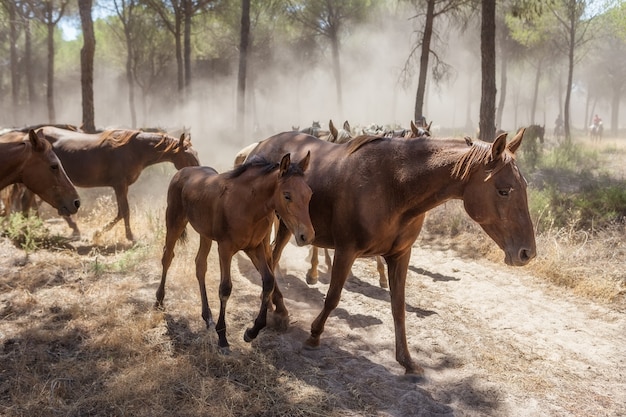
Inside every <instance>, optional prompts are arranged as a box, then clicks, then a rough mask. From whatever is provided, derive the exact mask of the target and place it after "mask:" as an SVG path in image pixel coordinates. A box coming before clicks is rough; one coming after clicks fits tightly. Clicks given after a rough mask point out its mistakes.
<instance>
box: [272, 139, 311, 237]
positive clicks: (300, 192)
mask: <svg viewBox="0 0 626 417" xmlns="http://www.w3.org/2000/svg"><path fill="white" fill-rule="evenodd" d="M310 159H311V152H310V151H309V152H307V154H306V156H305V157H304V158H303V159H302V160H301V161H300V162H297V163H291V156H290V154H286V155H285V156H283V158H282V159H281V161H280V165H279V168H278V169H279V171H278V187H277V188H276V192H275V194H274V203H275V208H276V212H277V213H278V216H279V217H280V219H281V220H282V221H283V223H285V225H286V226H287V228H288V229H289V230H290V231H291V233H293V235H294V237H295V238H296V243H297V244H298V246H303V245H308V244H310V243H311V242H313V239H314V238H315V230H314V229H313V224H312V223H311V217H310V216H309V202H310V201H311V195H312V194H313V192H312V191H311V188H310V187H309V185H308V184H307V183H306V181H305V180H304V172H305V171H306V169H307V167H308V166H309V160H310Z"/></svg>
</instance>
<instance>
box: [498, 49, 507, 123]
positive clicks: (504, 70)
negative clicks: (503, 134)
mask: <svg viewBox="0 0 626 417" xmlns="http://www.w3.org/2000/svg"><path fill="white" fill-rule="evenodd" d="M502 49H503V50H502V56H501V59H500V62H501V63H500V98H499V100H498V110H497V112H496V127H499V128H500V129H502V114H503V113H504V103H505V102H506V82H507V78H506V76H507V61H508V57H507V55H508V54H507V53H505V52H504V48H502Z"/></svg>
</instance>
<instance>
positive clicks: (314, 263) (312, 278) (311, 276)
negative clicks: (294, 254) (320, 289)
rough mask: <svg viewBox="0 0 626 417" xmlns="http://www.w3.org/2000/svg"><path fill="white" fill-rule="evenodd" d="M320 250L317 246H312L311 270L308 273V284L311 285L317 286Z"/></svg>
mask: <svg viewBox="0 0 626 417" xmlns="http://www.w3.org/2000/svg"><path fill="white" fill-rule="evenodd" d="M319 264H320V261H319V248H318V247H317V246H315V245H311V269H309V270H308V271H307V273H306V283H307V284H309V285H313V284H317V279H318V277H319V272H318V270H317V267H318V266H319Z"/></svg>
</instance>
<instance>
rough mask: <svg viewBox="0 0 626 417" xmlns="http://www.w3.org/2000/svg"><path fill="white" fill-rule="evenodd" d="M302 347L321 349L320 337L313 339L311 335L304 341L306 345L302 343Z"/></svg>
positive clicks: (305, 348)
mask: <svg viewBox="0 0 626 417" xmlns="http://www.w3.org/2000/svg"><path fill="white" fill-rule="evenodd" d="M302 347H303V348H304V350H319V348H320V341H319V339H313V338H311V337H309V338H308V339H307V340H306V342H304V345H302Z"/></svg>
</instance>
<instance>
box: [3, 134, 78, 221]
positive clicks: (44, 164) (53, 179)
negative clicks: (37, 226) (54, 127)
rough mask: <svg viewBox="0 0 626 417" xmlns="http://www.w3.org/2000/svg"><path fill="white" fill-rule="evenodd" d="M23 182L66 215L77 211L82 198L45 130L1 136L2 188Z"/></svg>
mask: <svg viewBox="0 0 626 417" xmlns="http://www.w3.org/2000/svg"><path fill="white" fill-rule="evenodd" d="M16 183H23V184H24V185H25V186H26V187H27V188H28V189H29V190H31V191H32V192H33V193H35V194H37V195H38V196H39V197H41V198H42V199H43V200H44V201H45V202H46V203H48V204H50V205H51V206H52V207H54V208H56V209H57V210H58V213H59V214H60V215H63V216H69V215H70V214H74V213H76V211H78V208H79V207H80V199H79V198H78V193H77V191H76V189H75V188H74V185H73V184H72V182H71V181H70V179H69V178H68V176H67V174H66V173H65V170H64V169H63V165H62V164H61V162H60V161H59V158H58V157H57V155H55V153H54V152H53V150H52V146H50V144H49V143H48V142H47V141H46V140H45V139H44V137H43V134H42V133H41V132H35V131H34V130H30V131H29V132H28V133H27V134H24V133H21V132H20V133H18V134H10V135H9V134H5V135H3V136H2V137H1V138H0V190H1V189H3V188H4V187H6V186H8V185H11V184H16Z"/></svg>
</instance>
